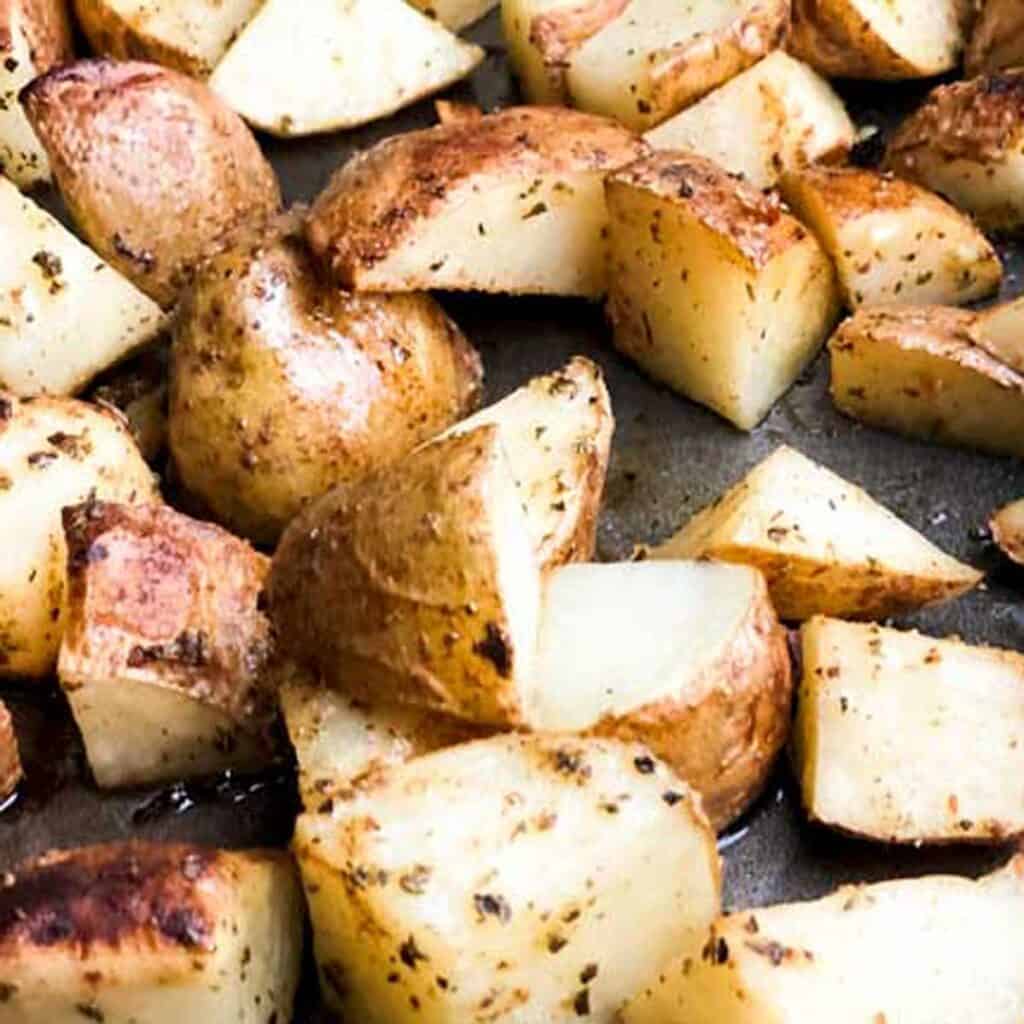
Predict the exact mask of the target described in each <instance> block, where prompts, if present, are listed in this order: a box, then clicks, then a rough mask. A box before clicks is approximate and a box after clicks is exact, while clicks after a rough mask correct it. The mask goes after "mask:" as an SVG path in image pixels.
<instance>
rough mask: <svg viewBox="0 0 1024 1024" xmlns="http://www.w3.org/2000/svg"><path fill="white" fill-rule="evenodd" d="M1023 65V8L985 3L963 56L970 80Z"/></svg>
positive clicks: (1010, 1) (1007, 2)
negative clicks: (975, 76)
mask: <svg viewBox="0 0 1024 1024" xmlns="http://www.w3.org/2000/svg"><path fill="white" fill-rule="evenodd" d="M1021 64H1024V7H1022V6H1021V5H1020V3H1018V2H1017V0H986V2H985V4H984V6H983V7H982V9H981V14H980V16H979V17H978V21H977V23H976V24H975V26H974V31H973V33H972V34H971V39H970V43H969V44H968V46H967V52H966V53H965V54H964V71H965V72H966V73H967V74H968V75H971V76H974V75H980V74H982V73H983V72H985V71H1000V70H1002V69H1003V68H1010V67H1018V66H1020V65H1021Z"/></svg>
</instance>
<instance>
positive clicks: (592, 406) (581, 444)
mask: <svg viewBox="0 0 1024 1024" xmlns="http://www.w3.org/2000/svg"><path fill="white" fill-rule="evenodd" d="M487 423H493V424H495V425H497V427H498V429H499V431H500V433H501V442H502V447H503V448H504V451H505V456H506V458H507V459H508V463H509V467H510V469H511V471H512V475H513V477H514V478H515V480H516V486H517V487H518V490H519V495H520V497H521V498H522V501H523V507H524V508H525V510H526V521H527V529H528V530H529V532H530V537H531V539H532V541H533V546H534V550H535V551H536V552H537V557H538V560H539V561H540V564H541V566H542V567H545V568H550V567H552V566H554V565H559V564H562V563H563V562H566V561H586V560H587V559H589V558H591V557H593V554H594V536H595V530H596V526H597V516H598V512H599V510H600V506H601V499H602V497H603V494H604V481H605V476H606V473H607V469H608V459H609V455H610V452H611V440H612V431H613V430H614V418H613V416H612V408H611V399H610V398H609V396H608V389H607V388H606V387H605V383H604V378H603V376H602V374H601V371H600V370H599V369H598V367H597V366H596V365H595V364H594V363H592V362H590V360H589V359H583V358H582V357H577V358H575V359H573V360H571V361H570V362H569V363H568V364H566V366H565V367H563V368H562V369H561V370H559V371H556V372H555V373H552V374H547V375H545V376H543V377H537V378H535V379H534V380H532V381H530V383H529V384H527V385H525V386H524V387H521V388H519V389H518V390H516V391H514V392H512V394H510V395H509V396H508V397H507V398H504V399H502V400H501V401H500V402H497V403H495V404H494V405H492V406H489V407H487V408H486V409H481V410H480V411H479V412H477V413H475V414H474V415H473V416H470V417H469V418H468V419H466V420H463V421H462V422H461V423H459V424H457V425H456V426H454V427H452V428H451V430H449V431H447V432H446V433H445V434H443V435H441V436H442V437H447V436H450V435H451V434H464V433H468V432H469V431H471V430H474V429H476V428H477V427H479V426H482V425H484V424H487Z"/></svg>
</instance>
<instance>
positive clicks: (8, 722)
mask: <svg viewBox="0 0 1024 1024" xmlns="http://www.w3.org/2000/svg"><path fill="white" fill-rule="evenodd" d="M21 775H22V772H21V753H20V751H19V749H18V737H17V735H16V734H15V732H14V721H13V719H12V718H11V713H10V711H8V710H7V705H6V704H4V702H3V701H0V800H6V799H7V798H8V797H9V796H10V795H11V794H12V793H13V792H14V791H15V789H17V787H18V783H19V782H20V781H21Z"/></svg>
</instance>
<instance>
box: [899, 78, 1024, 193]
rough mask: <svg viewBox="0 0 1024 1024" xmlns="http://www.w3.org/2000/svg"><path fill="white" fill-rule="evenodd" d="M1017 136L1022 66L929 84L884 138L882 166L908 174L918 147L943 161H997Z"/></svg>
mask: <svg viewBox="0 0 1024 1024" xmlns="http://www.w3.org/2000/svg"><path fill="white" fill-rule="evenodd" d="M1022 136H1024V70H1016V71H1006V72H1002V73H1000V74H995V75H983V76H981V77H979V78H974V79H972V80H971V81H969V82H953V83H952V84H951V85H940V86H937V87H936V88H935V89H933V90H932V91H931V92H930V93H929V94H928V98H927V99H926V100H925V102H924V103H923V104H922V105H921V106H920V107H919V108H918V109H917V111H916V112H915V113H913V114H911V116H910V117H908V118H907V120H906V121H904V122H903V124H902V125H901V126H900V127H899V129H898V130H897V131H896V133H895V134H894V135H893V137H892V139H891V140H890V141H889V146H888V148H887V150H886V157H885V166H886V168H887V169H888V170H891V171H895V172H896V173H897V174H901V175H903V176H904V177H908V178H911V179H913V178H914V177H915V176H916V173H915V164H916V154H917V152H918V151H920V150H923V151H926V152H928V153H929V154H931V155H933V156H936V157H939V158H941V159H942V160H945V161H949V162H952V161H954V160H969V161H972V162H975V163H987V162H989V161H998V160H1000V159H1002V158H1004V157H1005V156H1006V155H1007V152H1008V151H1009V150H1012V149H1019V148H1020V144H1021V138H1022Z"/></svg>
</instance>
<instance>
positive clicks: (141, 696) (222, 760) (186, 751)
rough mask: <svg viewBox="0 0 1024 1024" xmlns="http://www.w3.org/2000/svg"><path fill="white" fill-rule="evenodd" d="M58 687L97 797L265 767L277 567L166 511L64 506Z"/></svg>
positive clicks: (93, 504)
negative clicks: (265, 607) (268, 606)
mask: <svg viewBox="0 0 1024 1024" xmlns="http://www.w3.org/2000/svg"><path fill="white" fill-rule="evenodd" d="M64 535H65V539H66V541H67V546H68V601H67V606H68V613H67V623H66V626H65V629H64V638H63V641H62V643H61V648H60V658H59V660H58V663H57V675H58V677H59V679H60V685H61V688H62V689H63V690H64V693H65V694H66V695H67V698H68V703H69V704H70V705H71V712H72V714H73V715H74V717H75V722H76V723H77V725H78V728H79V729H80V730H81V733H82V738H83V739H84V740H85V751H86V756H87V758H88V761H89V767H90V768H91V769H92V774H93V777H94V778H95V780H96V782H97V784H98V785H99V786H100V787H101V788H103V789H110V788H116V787H118V786H142V785H148V784H151V783H157V782H167V781H174V780H177V779H185V778H192V777H195V776H202V775H211V774H213V773H215V772H219V771H224V770H226V769H229V768H236V769H248V770H255V769H257V768H260V767H263V766H264V765H265V764H266V763H267V762H268V761H269V759H270V756H271V746H270V742H269V739H268V726H269V724H270V721H271V720H272V718H273V711H274V708H273V697H272V694H271V693H270V690H269V687H268V685H267V677H266V672H265V669H266V663H267V660H268V657H269V653H270V640H271V638H270V624H269V622H268V621H267V619H266V617H265V616H264V615H263V614H262V613H261V612H260V611H259V609H258V607H257V605H258V603H259V598H260V593H261V591H262V589H263V582H264V578H265V577H266V573H267V570H268V568H269V560H268V559H267V558H266V557H264V556H263V555H261V554H258V553H257V552H256V551H254V550H253V549H252V548H250V547H249V545H248V544H246V543H245V542H244V541H240V540H238V539H237V538H235V537H232V536H231V534H229V533H227V532H226V531H224V530H222V529H220V528H219V527H217V526H212V525H210V524H208V523H200V522H196V521H195V520H194V519H189V518H188V517H187V516H184V515H182V514H181V513H179V512H175V511H174V510H173V509H171V508H169V507H167V506H165V505H144V506H134V507H133V506H130V505H114V504H108V503H104V502H86V503H85V504H82V505H76V506H73V507H70V508H65V509H64Z"/></svg>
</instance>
